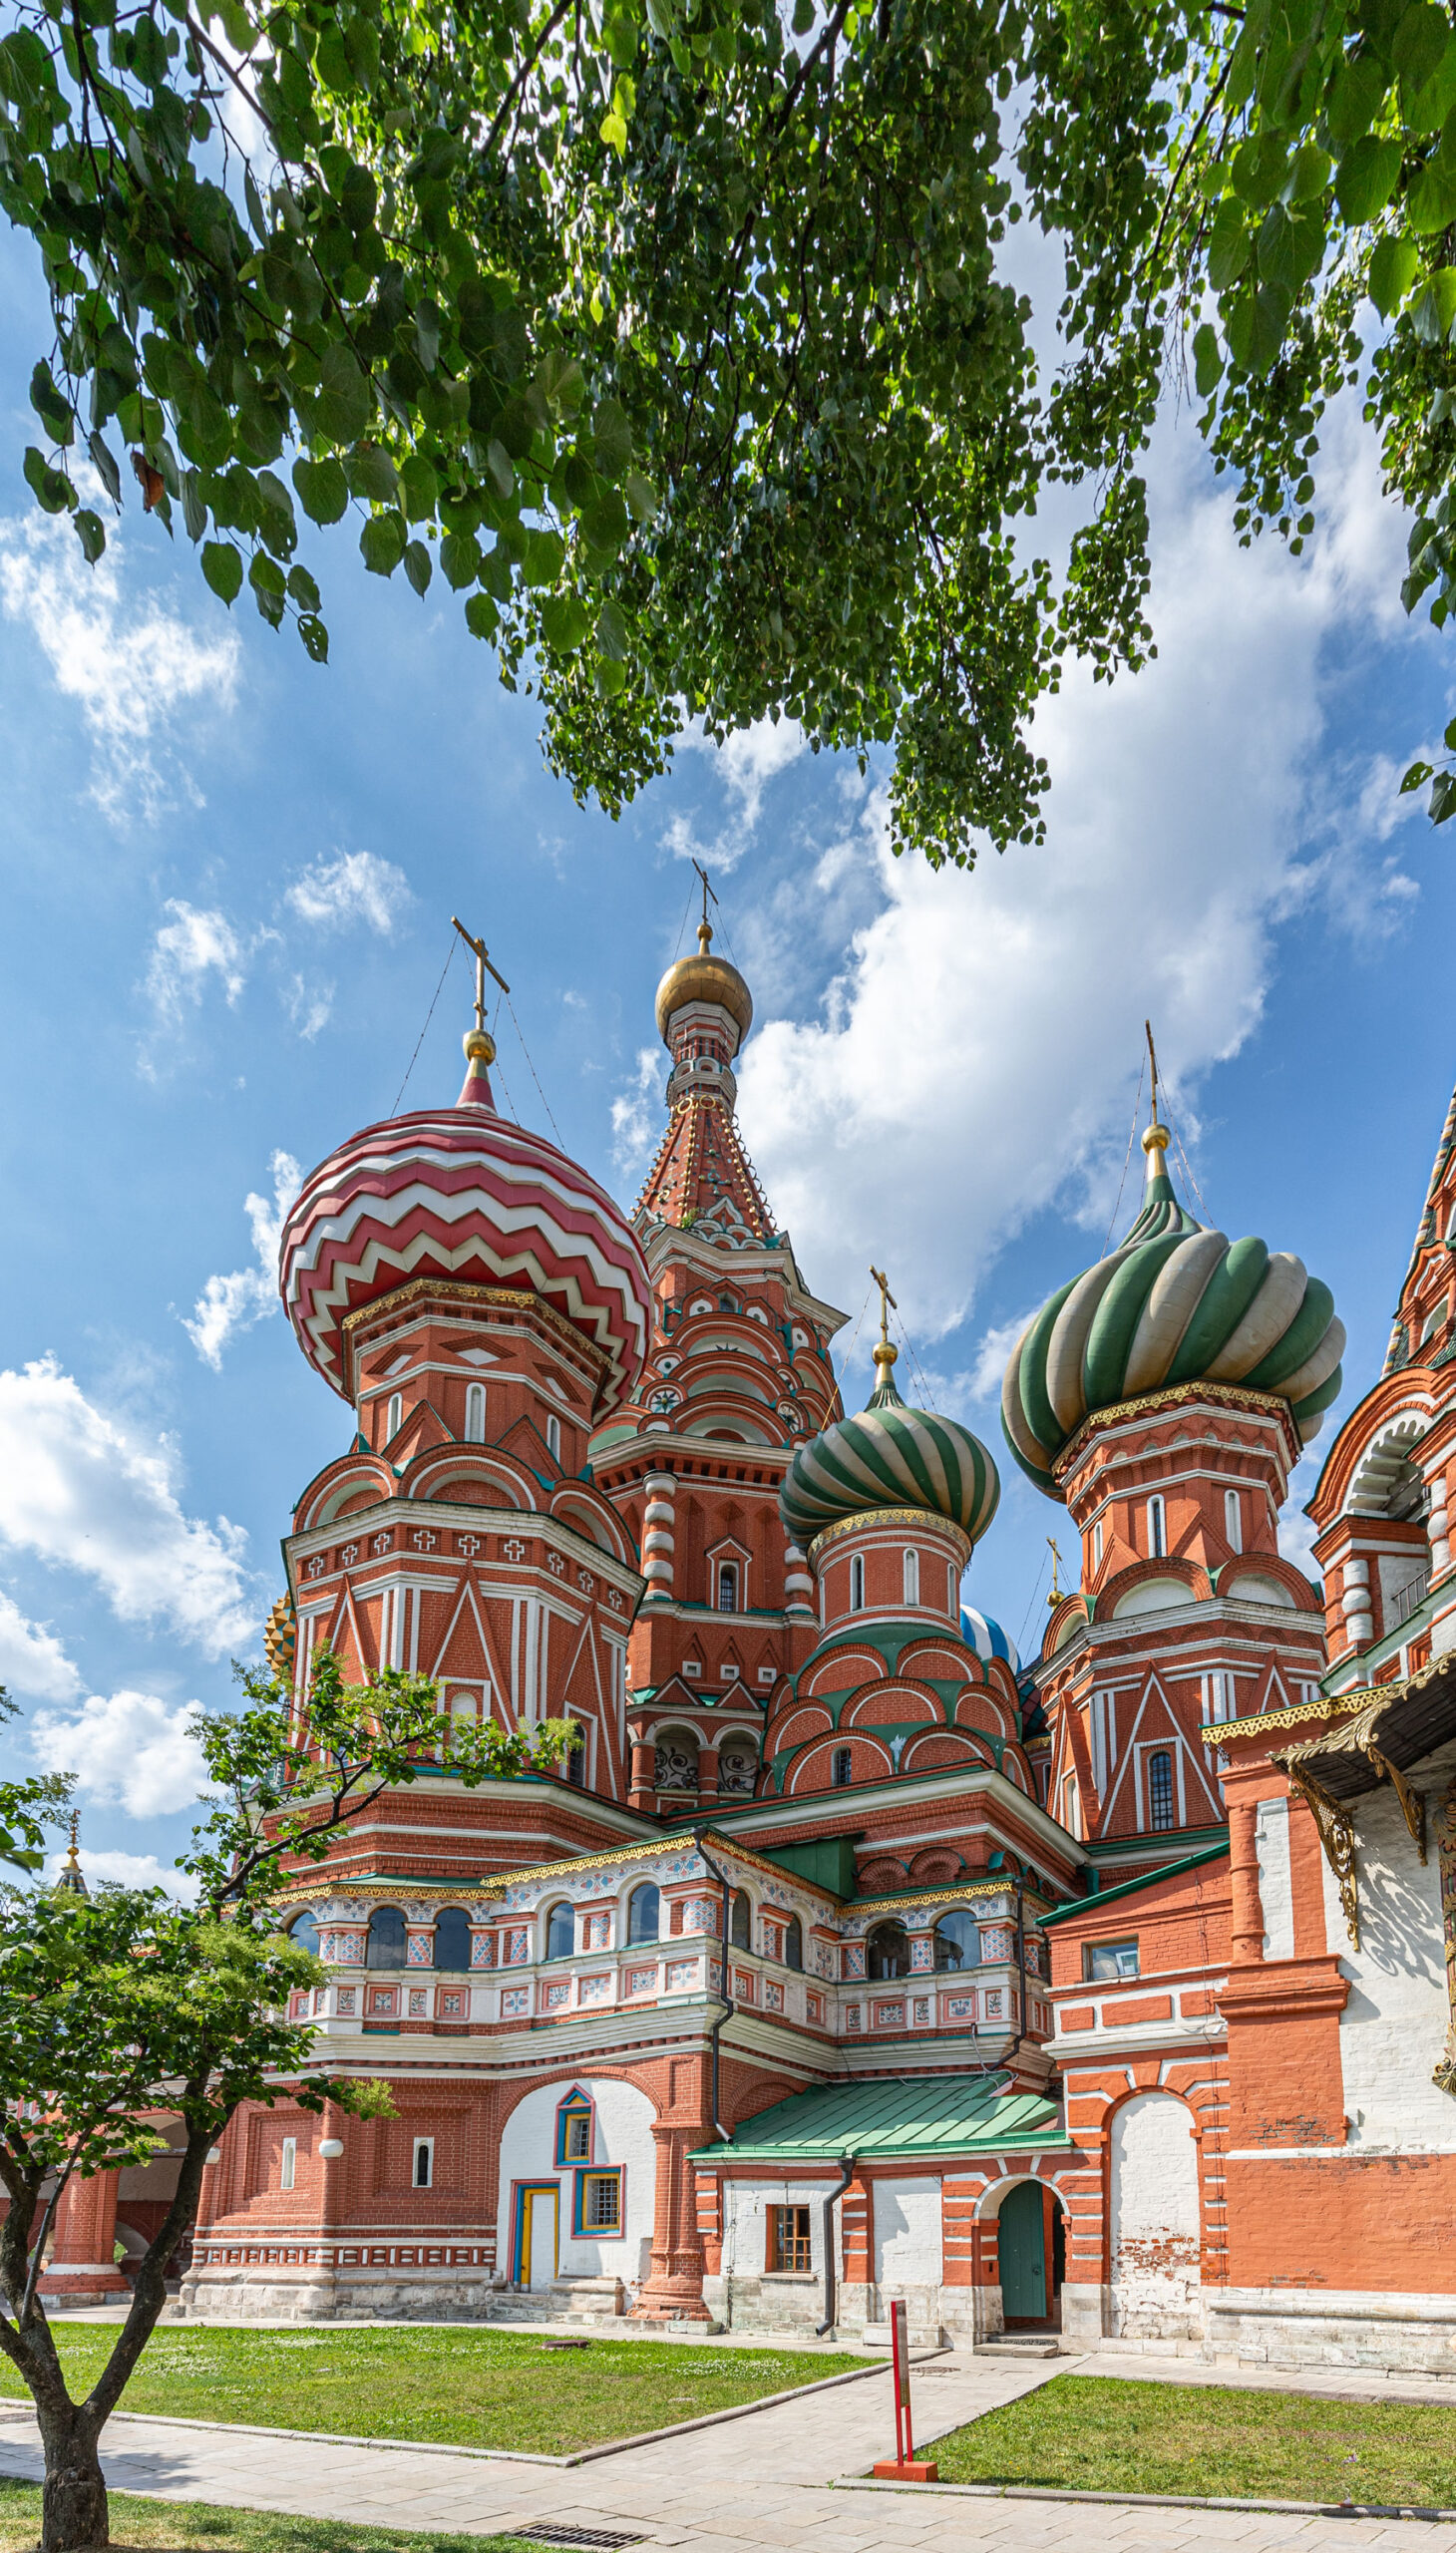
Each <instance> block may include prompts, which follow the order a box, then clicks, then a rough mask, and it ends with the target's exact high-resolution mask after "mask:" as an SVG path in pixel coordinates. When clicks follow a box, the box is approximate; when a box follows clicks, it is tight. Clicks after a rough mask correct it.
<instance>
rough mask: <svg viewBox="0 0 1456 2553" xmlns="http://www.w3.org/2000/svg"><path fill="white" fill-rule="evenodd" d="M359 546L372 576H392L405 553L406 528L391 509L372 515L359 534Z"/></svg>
mask: <svg viewBox="0 0 1456 2553" xmlns="http://www.w3.org/2000/svg"><path fill="white" fill-rule="evenodd" d="M359 548H360V552H361V554H362V556H363V560H364V564H365V566H366V567H367V568H368V570H369V572H370V574H371V576H392V575H393V574H394V571H395V569H396V567H397V566H398V565H399V562H400V560H401V559H402V558H403V556H404V554H405V528H404V524H403V522H402V520H401V518H400V517H399V516H398V515H397V514H395V513H394V512H393V510H392V509H391V511H390V512H389V513H388V514H382V515H371V516H370V518H369V520H368V522H367V523H366V524H365V526H364V529H363V531H362V532H361V533H360V535H359Z"/></svg>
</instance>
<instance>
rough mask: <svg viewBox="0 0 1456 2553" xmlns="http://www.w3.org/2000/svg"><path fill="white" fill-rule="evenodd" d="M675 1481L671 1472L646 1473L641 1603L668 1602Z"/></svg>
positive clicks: (674, 1516)
mask: <svg viewBox="0 0 1456 2553" xmlns="http://www.w3.org/2000/svg"><path fill="white" fill-rule="evenodd" d="M676 1499H677V1482H676V1481H675V1480H674V1478H673V1476H672V1474H671V1472H649V1473H648V1475H647V1505H646V1509H645V1511H644V1514H643V1518H642V1527H643V1531H642V1576H643V1577H644V1578H645V1579H646V1581H647V1593H646V1596H645V1597H644V1599H643V1602H644V1604H648V1605H651V1604H653V1603H656V1604H659V1605H663V1604H667V1603H668V1602H669V1601H670V1600H671V1596H672V1580H673V1552H674V1546H675V1542H676V1530H675V1529H676V1524H677V1506H676Z"/></svg>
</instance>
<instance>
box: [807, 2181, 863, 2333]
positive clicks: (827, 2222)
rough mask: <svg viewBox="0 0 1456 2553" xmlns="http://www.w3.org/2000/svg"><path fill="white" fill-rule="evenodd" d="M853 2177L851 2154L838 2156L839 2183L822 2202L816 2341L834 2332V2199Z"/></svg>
mask: <svg viewBox="0 0 1456 2553" xmlns="http://www.w3.org/2000/svg"><path fill="white" fill-rule="evenodd" d="M854 2177H855V2158H854V2156H853V2154H842V2155H841V2156H840V2177H839V2181H838V2183H837V2185H836V2187H835V2188H834V2189H832V2190H831V2191H830V2194H829V2196H828V2198H827V2199H826V2200H825V2202H824V2219H823V2222H824V2321H823V2322H822V2323H821V2324H820V2325H819V2326H818V2328H817V2330H816V2332H815V2335H814V2337H815V2339H816V2340H817V2341H822V2340H823V2338H824V2336H825V2333H826V2332H832V2331H833V2330H834V2323H835V2315H836V2313H837V2312H838V2310H839V2308H838V2301H837V2299H836V2296H835V2276H834V2210H835V2201H836V2199H841V2198H843V2197H844V2194H845V2192H846V2190H847V2189H848V2188H849V2186H850V2183H851V2181H852V2180H853V2179H854Z"/></svg>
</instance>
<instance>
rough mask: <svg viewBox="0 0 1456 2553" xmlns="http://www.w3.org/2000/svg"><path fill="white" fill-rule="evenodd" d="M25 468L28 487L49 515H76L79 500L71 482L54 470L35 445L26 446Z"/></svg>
mask: <svg viewBox="0 0 1456 2553" xmlns="http://www.w3.org/2000/svg"><path fill="white" fill-rule="evenodd" d="M23 468H24V471H25V483H26V486H27V487H28V488H29V489H30V490H31V491H32V493H33V494H34V496H35V498H36V501H37V503H38V504H39V505H40V506H42V507H43V508H44V510H45V512H46V513H47V514H48V515H63V514H66V513H67V512H70V513H72V514H74V513H75V511H76V507H77V504H78V502H79V500H78V498H77V495H76V491H75V489H74V488H73V487H72V485H71V482H70V480H69V479H67V478H66V477H64V475H63V474H62V472H61V471H59V470H53V469H52V468H51V465H50V463H49V462H48V461H47V459H46V456H45V454H44V453H43V452H38V451H37V450H36V447H35V445H34V444H33V443H31V444H27V445H26V448H25V461H24V464H23Z"/></svg>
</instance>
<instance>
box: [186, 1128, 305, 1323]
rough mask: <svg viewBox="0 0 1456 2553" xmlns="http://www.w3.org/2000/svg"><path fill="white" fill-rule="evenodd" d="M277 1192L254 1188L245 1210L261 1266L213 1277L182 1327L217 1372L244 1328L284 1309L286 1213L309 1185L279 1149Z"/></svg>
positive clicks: (274, 1163)
mask: <svg viewBox="0 0 1456 2553" xmlns="http://www.w3.org/2000/svg"><path fill="white" fill-rule="evenodd" d="M268 1174H269V1176H270V1178H271V1180H272V1183H273V1193H272V1196H271V1197H259V1196H258V1195H257V1193H256V1191H254V1190H250V1191H249V1193H248V1195H247V1196H246V1197H245V1198H244V1199H243V1201H242V1205H243V1212H244V1214H245V1215H246V1217H247V1219H248V1222H249V1224H250V1225H251V1227H252V1246H253V1250H254V1252H255V1254H256V1265H255V1266H253V1267H252V1268H239V1269H235V1270H234V1272H233V1274H232V1275H231V1276H230V1277H208V1279H207V1281H206V1283H205V1285H204V1286H203V1287H202V1290H201V1292H200V1294H199V1295H198V1296H197V1299H196V1301H195V1303H194V1304H193V1305H192V1317H191V1319H190V1320H183V1322H182V1327H183V1329H184V1330H185V1331H186V1334H187V1336H188V1338H189V1339H190V1340H191V1342H192V1345H193V1346H194V1347H195V1349H196V1351H197V1354H198V1355H199V1356H200V1357H201V1359H202V1362H203V1364H204V1365H210V1366H211V1368H212V1371H213V1373H214V1374H216V1373H220V1372H221V1369H222V1350H223V1348H224V1347H225V1346H226V1345H227V1343H228V1341H229V1339H231V1338H234V1337H235V1336H236V1334H237V1332H238V1331H239V1330H240V1329H251V1327H252V1325H253V1322H254V1321H258V1320H262V1319H263V1318H265V1316H266V1315H267V1313H269V1312H271V1311H276V1310H277V1308H278V1243H279V1238H280V1235H281V1233H282V1228H283V1218H284V1216H285V1215H286V1214H287V1212H288V1209H289V1207H290V1206H291V1205H292V1203H293V1201H294V1199H295V1197H296V1196H297V1194H298V1191H299V1189H300V1188H301V1187H302V1185H303V1173H302V1171H301V1170H300V1169H299V1166H298V1164H297V1162H296V1161H295V1160H294V1158H293V1155H292V1154H291V1153H284V1152H277V1153H274V1155H273V1157H272V1160H271V1161H270V1162H269V1164H268Z"/></svg>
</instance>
